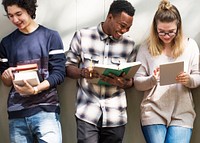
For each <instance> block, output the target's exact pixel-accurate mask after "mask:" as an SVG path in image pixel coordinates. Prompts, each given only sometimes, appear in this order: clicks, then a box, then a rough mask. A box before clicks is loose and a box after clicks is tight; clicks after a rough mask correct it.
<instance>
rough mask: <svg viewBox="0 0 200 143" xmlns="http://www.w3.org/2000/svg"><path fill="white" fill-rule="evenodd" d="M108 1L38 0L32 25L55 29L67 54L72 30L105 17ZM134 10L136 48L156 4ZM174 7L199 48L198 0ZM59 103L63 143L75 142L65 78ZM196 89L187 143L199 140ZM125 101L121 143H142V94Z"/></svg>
mask: <svg viewBox="0 0 200 143" xmlns="http://www.w3.org/2000/svg"><path fill="white" fill-rule="evenodd" d="M111 2H112V0H101V1H100V0H56V1H55V0H38V5H39V7H38V8H37V18H36V21H37V22H38V23H40V24H42V25H44V26H47V27H49V28H52V29H56V30H57V31H58V32H59V33H60V35H61V37H62V39H63V43H64V45H65V51H66V50H68V47H69V43H70V40H71V38H72V35H73V33H74V32H75V30H77V29H80V28H83V27H88V26H93V25H97V24H98V23H99V22H100V21H103V20H104V19H105V17H106V14H107V11H108V8H109V5H110V3H111ZM130 2H131V3H132V4H133V5H134V6H135V8H136V15H135V17H134V23H133V26H132V28H131V29H130V32H129V33H128V34H129V35H130V36H131V37H133V38H134V39H135V41H136V43H137V44H140V43H141V42H142V41H143V40H144V38H145V37H146V35H148V32H149V27H150V23H151V20H152V17H153V15H154V13H155V11H156V9H157V5H158V3H159V0H130ZM171 2H172V3H173V4H175V5H176V6H177V7H178V9H179V10H180V13H181V15H182V19H183V27H184V32H185V34H186V36H188V37H191V38H194V39H195V40H196V41H197V43H198V44H199V45H200V28H199V25H200V18H199V17H200V9H199V7H198V6H199V5H200V1H199V0H189V1H188V0H171ZM4 15H5V12H4V10H3V7H2V6H1V7H0V27H1V29H0V39H2V38H3V37H4V36H6V35H7V34H8V33H10V32H11V31H12V30H13V29H14V28H15V27H14V26H13V25H12V24H11V23H10V22H9V20H8V19H7V17H5V16H4ZM58 90H59V93H60V101H61V124H62V129H63V143H75V142H76V124H75V118H74V112H75V105H74V103H75V94H76V81H75V80H72V79H69V78H66V79H65V82H64V83H63V84H62V85H60V86H58ZM199 91H200V88H197V89H195V90H194V91H193V92H194V96H193V97H194V102H195V105H196V106H195V108H196V112H197V118H196V121H195V125H194V132H193V136H192V141H191V143H199V140H200V136H199V135H198V134H199V132H200V129H199V128H198V127H200V123H199V122H197V121H198V120H199V119H200V105H198V101H200V97H199V94H200V92H199ZM8 92H9V88H7V87H5V86H4V85H3V84H2V83H1V82H0V143H9V139H8V135H9V134H8V120H7V112H6V102H7V95H8ZM126 92H127V101H128V125H127V128H126V133H125V138H124V143H145V141H144V139H143V135H142V133H141V129H140V124H139V122H140V102H141V100H142V93H141V92H139V91H136V90H135V89H134V88H132V89H128V90H127V91H126Z"/></svg>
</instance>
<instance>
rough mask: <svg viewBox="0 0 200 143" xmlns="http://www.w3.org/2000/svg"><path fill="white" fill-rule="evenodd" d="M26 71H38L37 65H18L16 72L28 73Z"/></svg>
mask: <svg viewBox="0 0 200 143" xmlns="http://www.w3.org/2000/svg"><path fill="white" fill-rule="evenodd" d="M26 70H38V65H37V64H25V65H18V66H17V67H16V68H15V71H26Z"/></svg>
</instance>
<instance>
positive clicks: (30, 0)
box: [2, 0, 37, 19]
mask: <svg viewBox="0 0 200 143" xmlns="http://www.w3.org/2000/svg"><path fill="white" fill-rule="evenodd" d="M2 5H3V6H4V10H5V11H6V12H8V10H7V7H8V6H12V5H17V6H19V7H20V8H23V9H25V10H26V11H27V13H28V14H29V15H30V16H31V18H32V19H35V17H36V14H35V12H36V7H37V0H2Z"/></svg>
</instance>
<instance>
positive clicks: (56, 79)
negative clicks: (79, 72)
mask: <svg viewBox="0 0 200 143" xmlns="http://www.w3.org/2000/svg"><path fill="white" fill-rule="evenodd" d="M49 41H50V42H49V46H50V47H49V63H48V64H49V65H48V68H49V77H48V78H47V81H49V83H50V87H55V86H56V85H58V84H61V83H62V82H63V81H64V79H65V76H66V73H65V62H66V57H65V54H64V48H63V43H62V40H61V38H60V36H59V34H58V32H54V33H53V34H52V36H51V37H50V39H49Z"/></svg>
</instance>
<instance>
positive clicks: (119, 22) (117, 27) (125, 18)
mask: <svg viewBox="0 0 200 143" xmlns="http://www.w3.org/2000/svg"><path fill="white" fill-rule="evenodd" d="M106 22H107V24H106V26H105V27H104V28H105V29H104V31H105V33H106V34H108V35H109V36H112V37H113V38H115V39H119V38H120V37H121V36H122V35H123V34H124V33H126V32H128V31H129V29H130V27H131V26H132V22H133V17H132V16H129V15H128V14H127V13H125V12H122V13H121V14H117V15H115V16H114V15H112V14H109V15H108V17H107V21H106Z"/></svg>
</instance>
